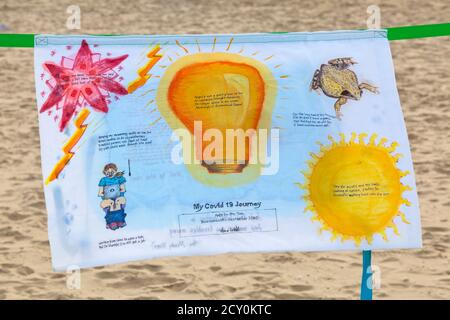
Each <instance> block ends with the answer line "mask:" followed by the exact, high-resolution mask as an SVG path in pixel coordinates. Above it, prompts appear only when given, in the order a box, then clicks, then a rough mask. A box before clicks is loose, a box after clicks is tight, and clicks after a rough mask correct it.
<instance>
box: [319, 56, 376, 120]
mask: <svg viewBox="0 0 450 320" xmlns="http://www.w3.org/2000/svg"><path fill="white" fill-rule="evenodd" d="M355 63H357V62H356V61H354V60H353V59H352V58H336V59H332V60H330V61H328V64H322V65H321V66H320V69H319V70H316V71H315V72H314V76H313V79H312V82H311V88H310V89H311V90H317V89H319V88H320V89H321V90H322V92H323V93H324V94H325V95H327V96H328V97H331V98H337V101H336V102H335V104H334V110H335V111H336V117H337V118H338V119H339V120H341V117H342V113H341V107H342V106H343V105H344V104H345V103H347V100H348V99H352V100H360V99H361V95H362V91H363V89H365V90H368V91H370V92H372V93H379V92H378V89H377V87H374V86H372V85H370V84H367V83H364V82H362V83H358V78H357V76H356V74H355V72H353V71H352V70H350V69H349V67H350V66H352V65H353V64H355ZM318 93H319V92H318Z"/></svg>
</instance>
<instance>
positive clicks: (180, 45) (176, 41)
mask: <svg viewBox="0 0 450 320" xmlns="http://www.w3.org/2000/svg"><path fill="white" fill-rule="evenodd" d="M175 43H176V44H177V46H179V47H180V48H181V49H183V51H184V52H185V53H186V54H188V53H189V50H188V49H187V48H186V47H185V46H183V45H182V44H181V43H180V41H178V40H175Z"/></svg>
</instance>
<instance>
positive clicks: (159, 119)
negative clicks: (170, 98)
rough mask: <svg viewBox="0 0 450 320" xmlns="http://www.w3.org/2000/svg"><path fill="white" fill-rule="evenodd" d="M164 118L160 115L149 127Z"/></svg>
mask: <svg viewBox="0 0 450 320" xmlns="http://www.w3.org/2000/svg"><path fill="white" fill-rule="evenodd" d="M161 119H162V118H161V117H159V118H158V119H156V120H155V121H153V122H152V123H150V125H149V127H152V126H154V125H155V124H157V123H158V122H159V121H160V120H161Z"/></svg>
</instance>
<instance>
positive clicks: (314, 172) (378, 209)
mask: <svg viewBox="0 0 450 320" xmlns="http://www.w3.org/2000/svg"><path fill="white" fill-rule="evenodd" d="M366 137H367V134H365V133H362V134H359V135H358V136H357V134H356V133H352V135H351V138H350V140H349V141H348V142H346V140H345V135H344V134H341V139H340V141H338V142H337V141H335V140H333V138H332V137H331V136H329V137H328V139H329V140H330V144H329V145H323V144H321V143H319V145H320V152H319V153H318V154H314V153H311V160H309V161H308V166H309V168H308V170H307V171H306V172H303V174H304V176H305V183H304V184H298V185H299V187H300V188H301V189H303V190H304V192H305V193H304V199H305V201H306V203H307V205H306V208H305V212H307V211H311V212H312V213H313V218H312V220H313V221H319V222H320V223H321V224H322V228H321V231H322V230H326V231H329V232H330V233H331V234H332V240H334V239H336V238H340V239H341V240H342V241H344V240H353V241H354V242H355V243H356V244H357V245H360V243H361V241H362V240H366V241H367V242H368V243H369V244H370V243H371V242H372V238H373V236H374V235H375V234H380V235H381V236H382V237H383V239H384V240H385V241H387V236H386V228H392V229H393V231H394V233H395V234H397V235H398V230H397V226H396V225H395V223H394V218H396V217H397V216H399V217H401V219H402V221H403V222H404V223H409V222H408V221H407V220H406V217H405V215H404V213H402V212H401V211H400V206H401V205H402V204H404V205H406V206H409V205H410V203H409V201H408V200H407V199H405V198H403V192H404V191H406V190H411V188H410V187H409V186H407V185H404V184H402V182H401V178H402V177H404V176H406V175H408V174H409V172H408V171H401V170H400V169H398V167H397V162H398V159H399V158H400V157H401V154H399V153H397V154H394V152H395V150H396V148H397V146H398V143H397V142H393V143H392V144H391V145H390V146H385V143H386V142H387V139H386V138H382V139H380V140H379V141H378V143H376V140H377V135H376V134H373V135H372V136H371V137H370V139H369V142H368V143H367V144H366V143H365V141H364V139H365V138H366ZM357 138H358V141H356V139H357Z"/></svg>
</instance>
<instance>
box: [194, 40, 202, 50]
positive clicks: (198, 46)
mask: <svg viewBox="0 0 450 320" xmlns="http://www.w3.org/2000/svg"><path fill="white" fill-rule="evenodd" d="M195 43H196V44H197V50H198V52H202V50H201V49H200V44H199V43H198V39H195Z"/></svg>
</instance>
